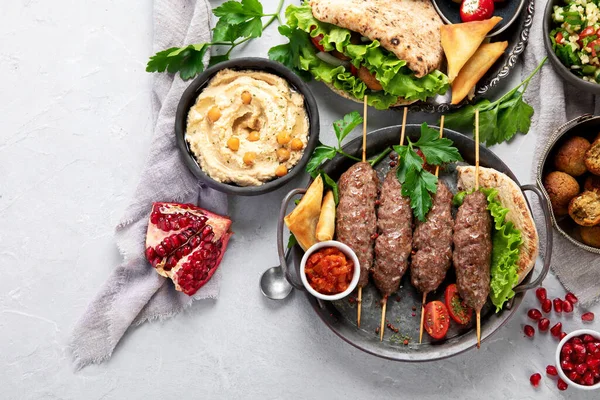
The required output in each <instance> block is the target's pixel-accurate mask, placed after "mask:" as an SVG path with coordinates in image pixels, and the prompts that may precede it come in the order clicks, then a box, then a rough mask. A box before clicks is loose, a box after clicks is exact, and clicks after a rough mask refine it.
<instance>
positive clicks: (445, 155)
mask: <svg viewBox="0 0 600 400" xmlns="http://www.w3.org/2000/svg"><path fill="white" fill-rule="evenodd" d="M453 144H454V143H453V142H452V140H450V139H448V138H440V133H439V131H438V130H437V129H433V128H430V127H428V126H427V124H426V123H423V124H422V125H421V137H420V138H419V140H417V141H416V142H415V143H414V146H415V147H418V148H419V149H421V151H422V152H423V155H424V156H425V159H426V160H427V163H428V164H430V165H440V164H443V163H447V162H453V161H462V157H461V156H460V153H459V152H458V149H457V148H456V147H454V146H453Z"/></svg>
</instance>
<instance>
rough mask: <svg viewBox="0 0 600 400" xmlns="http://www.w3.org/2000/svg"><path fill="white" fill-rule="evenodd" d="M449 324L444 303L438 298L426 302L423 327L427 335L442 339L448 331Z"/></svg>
mask: <svg viewBox="0 0 600 400" xmlns="http://www.w3.org/2000/svg"><path fill="white" fill-rule="evenodd" d="M449 326H450V316H449V315H448V309H447V308H446V306H445V305H444V303H442V302H441V301H438V300H435V301H430V302H429V303H427V305H426V306H425V316H424V318H423V327H424V328H425V331H427V333H428V334H429V336H431V337H432V338H434V339H442V338H444V337H445V336H446V333H448V327H449Z"/></svg>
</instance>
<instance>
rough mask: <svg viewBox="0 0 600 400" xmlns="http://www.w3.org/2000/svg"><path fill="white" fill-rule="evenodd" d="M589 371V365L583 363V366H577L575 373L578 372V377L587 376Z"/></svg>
mask: <svg viewBox="0 0 600 400" xmlns="http://www.w3.org/2000/svg"><path fill="white" fill-rule="evenodd" d="M587 369H588V366H587V364H583V363H581V364H577V365H576V366H575V372H577V374H578V375H583V374H585V371H587Z"/></svg>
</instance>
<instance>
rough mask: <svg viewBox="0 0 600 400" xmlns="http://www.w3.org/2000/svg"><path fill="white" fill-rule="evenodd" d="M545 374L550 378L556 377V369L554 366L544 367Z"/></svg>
mask: <svg viewBox="0 0 600 400" xmlns="http://www.w3.org/2000/svg"><path fill="white" fill-rule="evenodd" d="M546 374H548V375H550V376H556V375H558V371H557V370H556V367H555V366H554V365H548V366H547V367H546Z"/></svg>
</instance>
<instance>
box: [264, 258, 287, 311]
mask: <svg viewBox="0 0 600 400" xmlns="http://www.w3.org/2000/svg"><path fill="white" fill-rule="evenodd" d="M289 255H290V249H287V251H286V253H285V259H286V260H287V258H288V256H289ZM260 291H261V292H262V294H263V295H265V296H266V297H268V298H269V299H273V300H282V299H285V298H286V297H287V296H288V295H289V294H290V293H291V291H292V285H290V284H289V282H288V281H287V279H285V276H283V270H282V269H281V265H278V266H276V267H271V268H269V269H268V270H266V271H265V272H263V274H262V276H261V277H260Z"/></svg>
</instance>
